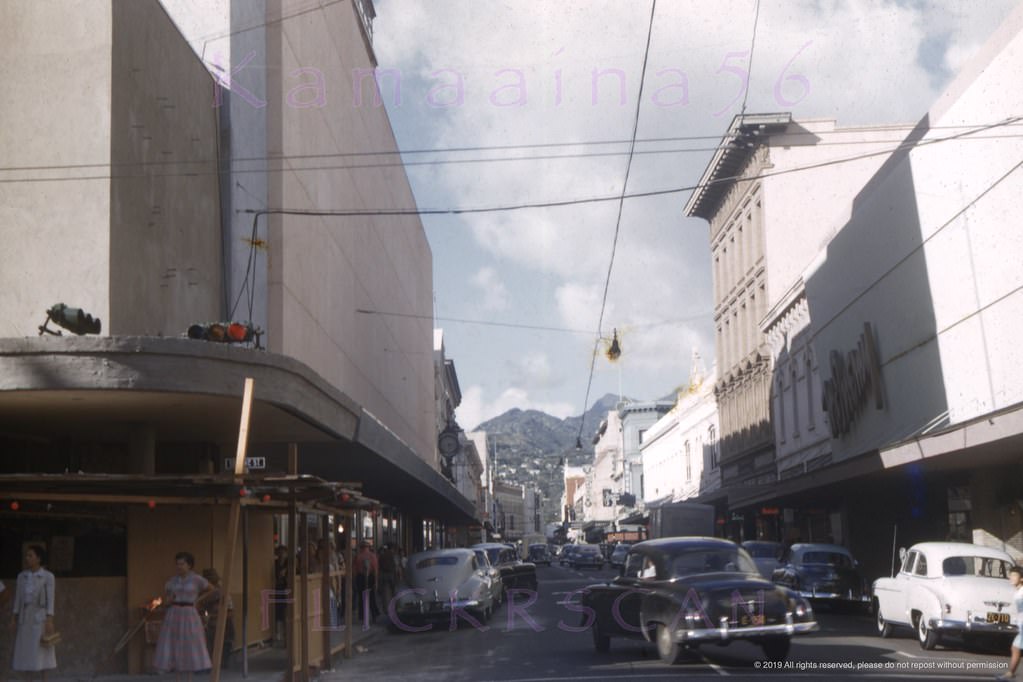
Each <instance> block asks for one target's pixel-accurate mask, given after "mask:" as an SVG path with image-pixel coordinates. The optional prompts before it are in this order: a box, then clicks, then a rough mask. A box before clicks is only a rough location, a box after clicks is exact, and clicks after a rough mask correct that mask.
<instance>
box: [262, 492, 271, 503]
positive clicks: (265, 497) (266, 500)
mask: <svg viewBox="0 0 1023 682" xmlns="http://www.w3.org/2000/svg"><path fill="white" fill-rule="evenodd" d="M263 501H264V502H269V501H270V494H269V493H267V494H266V495H263Z"/></svg>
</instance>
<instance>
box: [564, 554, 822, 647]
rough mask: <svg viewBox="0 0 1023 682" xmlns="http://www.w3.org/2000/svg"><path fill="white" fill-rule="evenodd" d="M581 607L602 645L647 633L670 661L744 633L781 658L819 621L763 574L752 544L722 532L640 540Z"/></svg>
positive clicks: (593, 588) (794, 596)
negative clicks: (738, 541)
mask: <svg viewBox="0 0 1023 682" xmlns="http://www.w3.org/2000/svg"><path fill="white" fill-rule="evenodd" d="M575 608H576V609H578V610H580V611H581V612H583V625H585V624H587V623H590V629H591V632H592V634H593V644H594V647H595V648H596V650H597V651H601V652H603V651H607V650H608V648H609V647H610V640H611V638H612V637H631V638H639V637H642V638H644V639H646V640H647V641H650V642H655V643H656V645H657V652H658V654H659V655H660V657H661V659H662V660H663V661H665V662H668V663H677V662H679V661H680V660H682V658H683V657H684V656H685V650H686V649H688V648H693V647H696V646H698V645H700V644H705V643H708V644H709V643H713V644H718V645H725V644H729V643H731V642H733V641H736V640H747V641H751V642H754V643H756V644H759V645H760V647H761V648H762V649H763V651H764V654H765V656H766V657H767V658H768V659H770V660H772V661H779V660H783V659H784V658H785V657H786V656H788V652H789V644H790V640H791V638H792V637H793V636H794V635H802V634H805V633H808V632H812V631H814V630H816V629H817V627H818V626H817V622H816V621H815V620H814V614H813V609H812V608H811V607H810V603H809V602H808V601H807V600H806V599H804V598H802V597H800V596H799V595H798V594H795V593H794V592H792V591H791V590H787V589H785V588H783V587H780V586H778V585H774V584H773V583H770V582H768V581H767V580H764V579H763V578H761V577H760V575H759V574H758V573H757V567H756V564H754V563H753V560H752V559H751V558H750V556H749V554H747V553H746V552H745V550H743V549H741V548H740V547H738V546H737V545H736V544H735V543H733V542H730V541H728V540H721V539H718V538H699V537H686V538H662V539H658V540H647V541H646V542H640V543H637V544H635V545H633V546H632V547H630V548H629V553H628V555H627V556H626V557H625V565H624V567H623V568H622V571H621V574H620V575H619V576H618V577H617V578H615V579H614V580H612V581H611V582H610V583H606V584H601V585H591V586H590V587H587V588H586V590H585V591H584V592H583V594H582V598H581V601H580V602H579V604H578V605H575ZM587 609H591V610H587Z"/></svg>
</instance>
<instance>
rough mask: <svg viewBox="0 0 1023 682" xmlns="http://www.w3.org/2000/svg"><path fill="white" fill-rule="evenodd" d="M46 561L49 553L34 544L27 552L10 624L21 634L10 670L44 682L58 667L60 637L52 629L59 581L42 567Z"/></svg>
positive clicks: (15, 644) (18, 636) (17, 637)
mask: <svg viewBox="0 0 1023 682" xmlns="http://www.w3.org/2000/svg"><path fill="white" fill-rule="evenodd" d="M45 562H46V550H44V549H43V548H42V546H40V545H31V546H30V547H29V548H28V549H27V550H26V551H25V566H26V570H24V571H22V572H21V574H19V575H18V587H17V589H16V593H15V596H14V616H13V620H12V622H11V625H12V627H14V628H15V629H16V630H17V633H18V634H17V636H16V637H15V640H14V660H13V662H12V665H11V667H12V668H14V670H16V671H18V672H24V673H28V679H29V680H31V679H32V678H33V673H39V674H40V676H41V678H42V680H43V682H46V671H47V670H53V669H55V668H56V667H57V653H56V651H55V649H54V644H56V640H57V637H58V636H57V632H56V630H55V629H54V627H53V605H54V587H55V584H56V580H55V579H54V577H53V574H52V573H50V572H49V571H47V570H46V569H45V568H43V564H44V563H45ZM44 642H48V644H47V643H44Z"/></svg>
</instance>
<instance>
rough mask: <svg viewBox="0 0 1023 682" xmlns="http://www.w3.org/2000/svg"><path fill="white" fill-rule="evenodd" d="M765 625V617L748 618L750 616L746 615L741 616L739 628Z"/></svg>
mask: <svg viewBox="0 0 1023 682" xmlns="http://www.w3.org/2000/svg"><path fill="white" fill-rule="evenodd" d="M763 624H764V617H763V616H748V615H745V614H743V615H741V616H739V626H740V627H748V626H751V625H752V626H759V625H763Z"/></svg>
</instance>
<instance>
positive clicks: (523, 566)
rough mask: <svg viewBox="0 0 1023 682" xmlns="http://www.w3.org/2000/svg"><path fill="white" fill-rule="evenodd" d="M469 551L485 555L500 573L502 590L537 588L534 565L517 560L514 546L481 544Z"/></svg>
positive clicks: (494, 543)
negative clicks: (476, 550) (480, 550)
mask: <svg viewBox="0 0 1023 682" xmlns="http://www.w3.org/2000/svg"><path fill="white" fill-rule="evenodd" d="M471 549H474V550H475V549H482V550H483V551H484V552H486V553H487V557H488V558H489V559H490V563H491V564H492V565H493V566H494V568H496V569H497V570H499V571H500V572H501V582H502V583H504V589H505V590H506V591H507V590H510V589H515V588H518V589H528V590H535V589H536V588H537V584H538V583H537V581H536V564H533V563H529V562H525V561H523V560H522V559H520V558H519V554H518V552H517V551H516V550H515V548H514V545H511V546H509V545H507V544H502V543H498V542H483V543H480V544H478V545H473V546H472V547H471Z"/></svg>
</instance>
